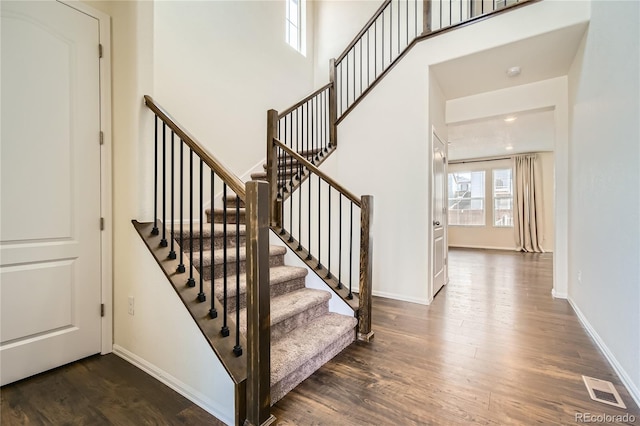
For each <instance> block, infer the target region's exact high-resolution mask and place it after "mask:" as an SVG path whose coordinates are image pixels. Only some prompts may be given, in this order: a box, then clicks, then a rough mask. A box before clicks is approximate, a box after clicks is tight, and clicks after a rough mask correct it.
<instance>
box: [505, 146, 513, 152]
mask: <svg viewBox="0 0 640 426" xmlns="http://www.w3.org/2000/svg"><path fill="white" fill-rule="evenodd" d="M504 149H506V150H507V151H511V150H512V149H513V147H512V146H511V145H507V146H505V147H504Z"/></svg>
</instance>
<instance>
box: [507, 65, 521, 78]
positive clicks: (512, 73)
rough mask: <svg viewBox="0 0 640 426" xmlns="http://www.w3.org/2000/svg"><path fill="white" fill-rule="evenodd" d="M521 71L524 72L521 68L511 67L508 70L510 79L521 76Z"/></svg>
mask: <svg viewBox="0 0 640 426" xmlns="http://www.w3.org/2000/svg"><path fill="white" fill-rule="evenodd" d="M520 71H522V70H521V69H520V67H511V68H509V69H507V75H508V76H509V77H516V76H518V75H520Z"/></svg>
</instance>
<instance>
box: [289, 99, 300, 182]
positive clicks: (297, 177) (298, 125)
mask: <svg viewBox="0 0 640 426" xmlns="http://www.w3.org/2000/svg"><path fill="white" fill-rule="evenodd" d="M299 109H300V108H299V107H298V108H296V152H297V153H298V154H299V153H300V132H301V130H300V115H299V114H298V110H299ZM291 160H293V158H292V159H291ZM296 165H297V166H298V167H296V179H298V180H300V178H301V176H300V167H299V164H296Z"/></svg>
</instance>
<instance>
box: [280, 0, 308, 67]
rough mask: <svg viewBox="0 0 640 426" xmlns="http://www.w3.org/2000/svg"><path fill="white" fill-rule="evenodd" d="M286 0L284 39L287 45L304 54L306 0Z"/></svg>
mask: <svg viewBox="0 0 640 426" xmlns="http://www.w3.org/2000/svg"><path fill="white" fill-rule="evenodd" d="M286 1H287V16H286V20H285V22H286V26H287V28H286V41H287V43H288V44H289V46H291V47H293V48H294V49H296V50H297V51H298V52H300V53H302V54H303V55H306V53H307V52H306V43H305V39H306V37H305V36H306V15H307V14H306V0H286Z"/></svg>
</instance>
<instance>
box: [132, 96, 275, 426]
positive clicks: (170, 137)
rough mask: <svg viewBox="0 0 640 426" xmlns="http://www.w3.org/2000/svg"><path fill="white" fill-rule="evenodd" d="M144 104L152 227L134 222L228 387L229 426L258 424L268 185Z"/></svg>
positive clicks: (265, 394) (263, 409)
mask: <svg viewBox="0 0 640 426" xmlns="http://www.w3.org/2000/svg"><path fill="white" fill-rule="evenodd" d="M144 99H145V104H146V106H147V107H148V108H149V109H150V110H151V111H152V112H153V113H154V115H155V117H154V179H153V182H154V183H153V185H154V200H153V210H154V220H153V223H151V224H148V225H145V224H141V223H138V222H134V224H135V225H136V228H137V229H138V231H139V232H140V234H141V236H142V237H143V238H144V239H145V242H147V245H148V247H149V249H150V250H151V252H152V253H153V254H154V256H155V257H156V260H157V261H158V263H159V265H160V266H161V267H162V268H163V270H164V272H165V274H166V276H167V278H168V279H169V280H170V281H171V282H172V283H173V285H174V287H175V289H176V291H177V292H178V294H179V295H180V297H181V298H182V300H183V302H184V303H185V305H186V306H187V308H188V309H189V311H190V313H191V314H192V316H193V318H194V320H196V322H197V324H198V326H199V327H200V329H201V331H202V332H203V334H204V335H205V337H206V338H207V341H208V342H209V343H210V345H211V347H212V348H213V350H214V351H215V353H216V354H217V355H218V358H219V359H220V361H221V362H222V364H223V366H224V367H225V368H226V369H227V371H228V373H229V375H230V376H231V378H232V379H233V380H234V382H235V384H236V410H239V411H237V412H236V420H237V423H239V424H242V423H244V420H245V419H246V420H247V421H248V424H254V425H258V424H262V423H264V422H265V421H266V420H267V419H268V418H269V400H270V398H269V390H270V384H269V374H270V373H269V372H270V363H269V359H270V358H269V350H270V315H269V271H268V264H269V261H268V258H269V235H268V229H269V216H268V213H269V210H268V194H269V193H268V185H267V184H266V183H264V182H249V183H247V184H246V187H245V184H244V183H243V182H242V181H241V180H240V179H239V178H238V177H237V176H235V175H234V174H233V173H232V172H231V171H230V170H229V169H228V168H227V167H225V166H224V165H223V164H222V163H221V162H220V161H219V160H218V159H216V158H215V157H214V156H213V155H212V154H211V153H210V152H209V151H208V150H206V149H205V148H204V146H203V145H202V144H201V143H199V142H198V141H197V140H196V139H195V137H193V136H192V135H191V134H190V133H189V132H187V131H186V130H185V128H184V127H182V126H181V125H180V124H179V123H178V122H177V121H176V120H175V119H174V118H173V117H171V116H170V115H169V113H167V111H166V110H165V109H164V108H163V107H162V106H160V105H159V104H158V103H156V102H155V101H154V100H153V99H152V98H151V97H150V96H145V97H144ZM217 192H221V194H222V198H221V200H220V202H219V204H221V207H222V208H221V209H218V210H217V211H216V210H215V203H216V198H220V197H219V196H217ZM205 193H206V194H207V196H206V197H207V198H208V199H209V200H206V199H205ZM207 201H209V202H210V203H211V204H210V205H211V213H210V217H211V220H210V223H206V221H205V218H204V212H205V210H206V208H207V206H206V202H207ZM243 206H244V207H245V208H242V207H243ZM159 207H160V214H159V212H158V210H159V209H158V208H159ZM241 209H242V211H241ZM241 215H242V216H244V222H245V224H243V223H242V222H243V218H242V217H241ZM215 249H217V250H216V251H217V254H215V255H214V250H215ZM185 253H188V256H186V255H185ZM242 274H245V275H246V291H245V292H242V291H241V282H243V281H245V280H242V279H241V275H242ZM243 305H246V308H247V310H246V312H247V314H246V315H247V318H246V322H245V321H244V318H243V319H242V321H241V318H240V313H241V308H242V307H243ZM241 322H245V323H246V324H247V333H246V339H245V335H244V334H243V333H242V332H241V330H240V324H241ZM265 330H266V332H265ZM200 368H202V369H207V368H208V366H206V365H203V366H200ZM265 380H266V383H265ZM245 409H246V411H245Z"/></svg>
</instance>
